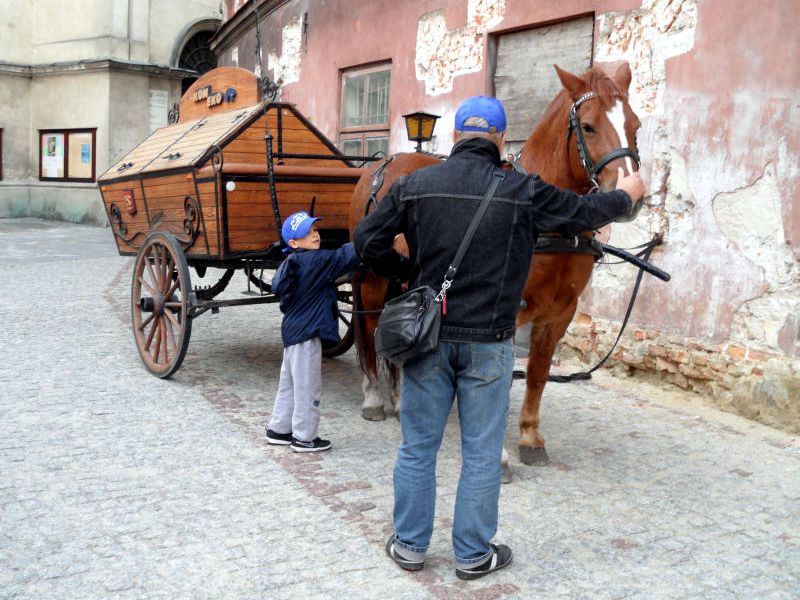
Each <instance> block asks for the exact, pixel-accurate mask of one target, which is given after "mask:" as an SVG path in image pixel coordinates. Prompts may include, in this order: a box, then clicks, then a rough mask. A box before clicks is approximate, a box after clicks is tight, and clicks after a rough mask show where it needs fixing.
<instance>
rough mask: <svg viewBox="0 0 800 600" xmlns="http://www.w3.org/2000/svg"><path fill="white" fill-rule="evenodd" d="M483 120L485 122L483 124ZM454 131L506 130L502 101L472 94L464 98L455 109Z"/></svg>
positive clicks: (492, 131)
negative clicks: (470, 96)
mask: <svg viewBox="0 0 800 600" xmlns="http://www.w3.org/2000/svg"><path fill="white" fill-rule="evenodd" d="M481 119H482V120H483V121H485V123H486V124H484V123H483V122H482V121H481ZM455 130H456V131H483V132H484V133H500V132H503V131H505V130H506V111H505V109H504V108H503V103H502V102H500V100H498V99H497V98H490V97H489V96H473V97H472V98H467V99H466V100H464V101H463V102H462V103H461V104H460V105H459V106H458V110H457V111H456V123H455Z"/></svg>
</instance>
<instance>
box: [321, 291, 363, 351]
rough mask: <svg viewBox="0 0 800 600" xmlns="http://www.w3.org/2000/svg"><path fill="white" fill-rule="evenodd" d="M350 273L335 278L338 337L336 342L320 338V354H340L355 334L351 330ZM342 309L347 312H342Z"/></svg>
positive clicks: (351, 297)
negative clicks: (337, 306)
mask: <svg viewBox="0 0 800 600" xmlns="http://www.w3.org/2000/svg"><path fill="white" fill-rule="evenodd" d="M350 279H351V277H350V275H346V276H343V277H340V278H339V279H337V280H336V297H337V298H338V300H339V302H338V305H339V337H340V338H341V339H340V340H339V341H338V342H329V341H326V340H322V355H323V356H326V357H328V358H333V357H335V356H340V355H342V354H344V353H345V352H347V351H348V350H349V349H350V347H351V346H352V345H353V340H354V338H355V334H354V332H353V313H352V312H351V311H352V310H353V286H352V285H351V283H350ZM343 309H344V310H346V311H347V312H343Z"/></svg>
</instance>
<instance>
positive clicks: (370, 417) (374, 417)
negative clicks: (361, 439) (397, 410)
mask: <svg viewBox="0 0 800 600" xmlns="http://www.w3.org/2000/svg"><path fill="white" fill-rule="evenodd" d="M361 417H362V418H364V419H366V420H367V421H385V420H386V414H385V413H384V412H383V407H382V406H369V407H367V408H362V409H361Z"/></svg>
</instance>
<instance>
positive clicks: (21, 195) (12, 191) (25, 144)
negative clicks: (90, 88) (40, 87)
mask: <svg viewBox="0 0 800 600" xmlns="http://www.w3.org/2000/svg"><path fill="white" fill-rule="evenodd" d="M30 95H31V83H30V79H28V78H27V77H19V76H16V75H4V74H0V106H3V107H4V108H3V110H2V111H0V128H2V129H3V157H2V160H3V179H2V181H0V218H3V217H10V216H26V215H27V214H28V213H27V210H28V201H29V198H30V195H29V190H28V187H27V182H28V178H29V177H30V161H29V151H30V148H29V146H30V141H29V135H28V132H29V124H30V121H31V114H30Z"/></svg>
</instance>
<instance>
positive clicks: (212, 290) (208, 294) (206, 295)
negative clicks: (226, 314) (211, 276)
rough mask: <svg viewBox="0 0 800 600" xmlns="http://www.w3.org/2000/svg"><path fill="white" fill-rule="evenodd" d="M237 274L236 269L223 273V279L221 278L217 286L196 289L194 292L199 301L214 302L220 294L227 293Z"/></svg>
mask: <svg viewBox="0 0 800 600" xmlns="http://www.w3.org/2000/svg"><path fill="white" fill-rule="evenodd" d="M235 272H236V269H226V270H225V272H224V273H222V277H220V278H219V280H218V281H217V282H216V283H215V284H213V285H210V286H208V287H199V286H198V287H196V288H195V290H194V292H195V294H197V299H198V300H213V299H214V298H216V297H217V296H218V295H219V294H221V293H222V292H224V291H225V288H226V287H228V284H229V283H230V281H231V278H232V277H233V274H234V273H235ZM198 274H199V272H198Z"/></svg>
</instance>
